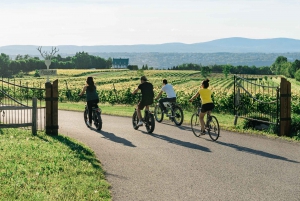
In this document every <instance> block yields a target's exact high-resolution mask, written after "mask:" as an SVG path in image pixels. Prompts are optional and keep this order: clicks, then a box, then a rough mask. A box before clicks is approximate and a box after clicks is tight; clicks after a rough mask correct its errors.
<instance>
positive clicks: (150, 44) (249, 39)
mask: <svg viewBox="0 0 300 201" xmlns="http://www.w3.org/2000/svg"><path fill="white" fill-rule="evenodd" d="M223 39H246V40H273V39H288V40H300V39H295V38H284V37H280V38H257V39H253V38H244V37H229V38H220V39H214V40H210V41H204V42H195V43H182V42H168V43H160V44H132V45H109V44H108V45H72V44H68V45H56V46H77V47H83V46H86V47H92V46H135V45H136V46H139V45H164V44H184V45H192V44H200V43H208V42H212V41H218V40H223ZM7 46H39V45H31V44H27V45H26V44H25V45H4V46H0V47H7ZM42 47H53V46H51V45H45V46H42Z"/></svg>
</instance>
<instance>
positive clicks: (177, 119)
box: [173, 105, 183, 126]
mask: <svg viewBox="0 0 300 201" xmlns="http://www.w3.org/2000/svg"><path fill="white" fill-rule="evenodd" d="M173 116H174V117H173V120H174V123H175V124H176V125H177V126H180V125H181V124H182V122H183V111H182V109H181V107H179V106H177V105H176V106H175V107H174V109H173Z"/></svg>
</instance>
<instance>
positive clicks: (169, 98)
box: [155, 79, 176, 113]
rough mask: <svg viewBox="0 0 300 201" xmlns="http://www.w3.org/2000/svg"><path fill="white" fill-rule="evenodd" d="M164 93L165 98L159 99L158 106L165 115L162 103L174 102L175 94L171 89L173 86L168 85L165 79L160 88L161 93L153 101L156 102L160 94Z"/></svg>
mask: <svg viewBox="0 0 300 201" xmlns="http://www.w3.org/2000/svg"><path fill="white" fill-rule="evenodd" d="M163 92H165V93H166V94H167V98H161V99H159V101H158V102H159V106H160V108H161V110H162V111H163V112H164V113H167V111H166V107H165V106H164V104H163V103H164V102H176V93H175V91H174V89H173V86H172V85H171V84H168V81H167V80H166V79H164V80H163V87H162V88H161V91H160V92H159V94H158V95H157V96H156V98H155V100H157V99H158V98H159V97H160V96H161V95H162V93H163Z"/></svg>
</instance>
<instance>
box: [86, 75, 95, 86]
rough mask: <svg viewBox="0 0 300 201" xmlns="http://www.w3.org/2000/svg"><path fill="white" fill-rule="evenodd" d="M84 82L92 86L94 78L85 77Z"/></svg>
mask: <svg viewBox="0 0 300 201" xmlns="http://www.w3.org/2000/svg"><path fill="white" fill-rule="evenodd" d="M86 83H87V85H89V86H94V79H93V77H88V78H87V79H86Z"/></svg>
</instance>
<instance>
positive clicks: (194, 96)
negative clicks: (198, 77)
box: [189, 92, 199, 102]
mask: <svg viewBox="0 0 300 201" xmlns="http://www.w3.org/2000/svg"><path fill="white" fill-rule="evenodd" d="M197 96H199V92H197V93H195V95H193V97H192V98H191V99H190V100H189V101H190V102H192V101H193V100H194V99H195V98H197Z"/></svg>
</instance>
